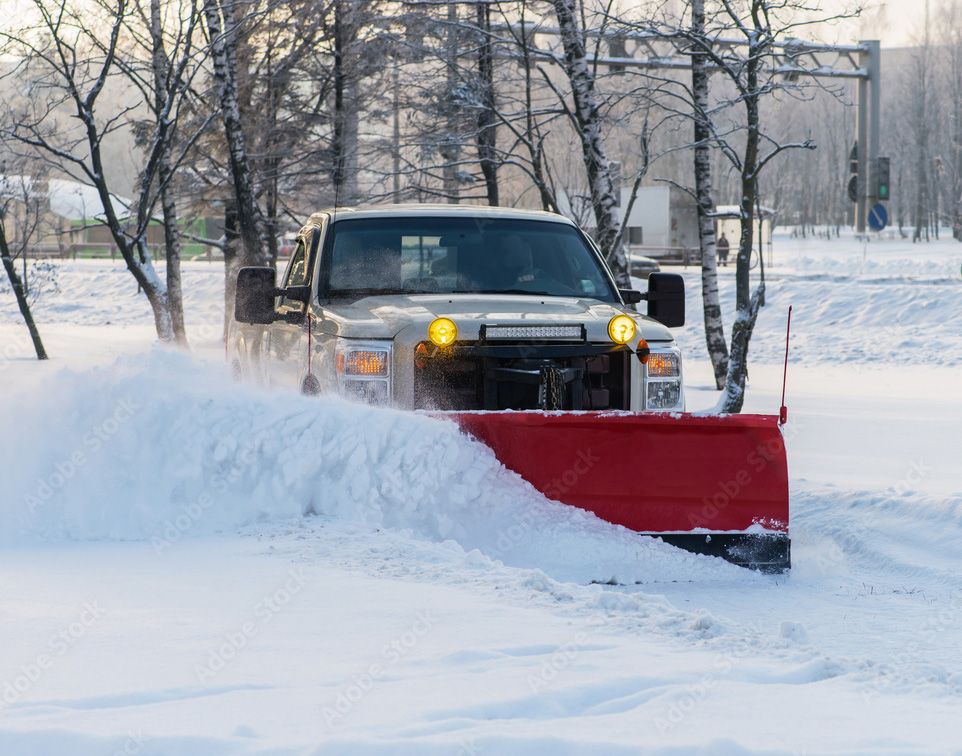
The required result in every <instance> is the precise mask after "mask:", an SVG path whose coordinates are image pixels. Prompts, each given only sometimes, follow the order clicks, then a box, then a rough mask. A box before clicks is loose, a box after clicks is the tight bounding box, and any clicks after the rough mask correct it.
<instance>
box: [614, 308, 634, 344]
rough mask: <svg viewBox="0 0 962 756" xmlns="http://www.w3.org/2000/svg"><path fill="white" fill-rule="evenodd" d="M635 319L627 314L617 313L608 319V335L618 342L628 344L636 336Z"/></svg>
mask: <svg viewBox="0 0 962 756" xmlns="http://www.w3.org/2000/svg"><path fill="white" fill-rule="evenodd" d="M635 330H636V329H635V321H634V320H632V319H631V318H629V317H628V316H627V315H615V316H614V317H613V318H612V319H611V320H609V321H608V335H609V336H610V337H611V340H612V341H613V342H615V343H616V344H627V343H628V342H629V341H631V340H632V339H633V338H635Z"/></svg>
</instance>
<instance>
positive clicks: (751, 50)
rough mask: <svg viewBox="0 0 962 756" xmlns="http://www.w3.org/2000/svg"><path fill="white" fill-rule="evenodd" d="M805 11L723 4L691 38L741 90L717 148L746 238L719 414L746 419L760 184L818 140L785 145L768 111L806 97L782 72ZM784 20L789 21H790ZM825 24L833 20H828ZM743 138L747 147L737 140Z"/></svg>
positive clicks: (768, 0) (753, 0)
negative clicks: (788, 96) (778, 97)
mask: <svg viewBox="0 0 962 756" xmlns="http://www.w3.org/2000/svg"><path fill="white" fill-rule="evenodd" d="M799 10H802V6H801V5H799V4H796V3H792V2H772V0H748V1H747V2H746V3H745V4H744V6H743V5H737V6H736V5H735V4H733V3H729V2H723V3H722V5H721V7H720V8H719V9H718V11H717V13H715V14H713V17H712V22H713V23H712V25H713V26H714V28H710V27H709V28H706V30H705V33H704V34H703V35H696V34H688V35H687V36H688V40H687V41H688V42H689V43H690V44H691V46H692V48H693V50H696V51H698V52H699V53H701V54H703V55H704V57H705V58H706V60H707V61H708V62H710V64H711V65H712V66H713V67H714V68H715V69H717V70H718V71H719V72H720V73H721V74H722V75H723V76H724V78H725V79H726V81H727V82H728V84H729V86H730V87H731V88H732V89H733V92H734V96H733V97H732V98H731V100H730V103H729V104H730V105H731V106H732V107H735V106H737V107H738V108H739V109H740V110H741V115H740V118H739V120H738V122H737V129H734V130H732V131H730V132H729V133H728V135H727V136H726V134H724V133H722V132H721V131H720V130H719V129H718V127H717V123H718V121H719V119H720V116H719V114H718V113H717V112H716V114H715V116H714V118H713V125H712V129H713V134H712V142H713V146H715V147H716V148H717V149H718V150H719V151H720V152H721V153H722V154H723V155H724V156H725V158H726V159H727V160H728V162H729V163H730V164H731V166H732V167H733V169H734V170H735V171H736V172H737V175H738V184H739V197H740V201H739V214H740V219H739V224H740V234H739V243H738V255H737V258H736V269H735V320H734V323H733V325H732V334H731V348H730V352H729V361H728V372H727V375H726V377H725V387H724V391H723V393H722V396H721V398H720V399H719V402H718V406H717V409H718V411H720V412H740V411H741V409H742V406H743V404H744V401H745V382H746V379H747V375H748V348H749V343H750V341H751V336H752V332H753V330H754V327H755V321H756V319H757V318H758V312H759V309H760V308H761V306H762V304H763V302H764V296H765V282H764V277H763V278H762V279H761V281H760V282H759V283H758V285H757V286H756V288H755V289H754V291H753V290H752V287H751V278H750V269H751V257H752V254H753V250H754V225H755V220H756V218H757V217H758V213H757V208H758V206H759V205H760V201H759V194H758V192H759V180H760V176H761V175H762V172H763V170H764V169H765V168H766V166H768V165H770V164H771V162H772V161H773V160H774V159H775V158H776V157H778V156H779V155H781V154H782V153H784V152H786V151H788V150H793V149H804V150H811V149H814V148H815V143H814V142H813V141H812V140H811V139H804V140H802V141H780V140H778V139H776V138H774V137H773V136H772V134H771V133H770V131H769V129H768V128H766V124H765V122H764V121H763V117H762V110H761V106H762V103H763V102H764V101H765V100H766V99H768V98H770V97H771V96H772V95H773V94H774V93H776V92H779V91H793V92H796V93H798V92H799V90H800V86H801V85H799V84H798V83H797V82H792V81H785V80H784V79H782V78H781V77H780V76H779V74H778V73H777V71H776V66H775V65H774V59H775V54H776V49H775V45H776V43H777V42H778V41H779V40H781V39H786V38H788V36H789V35H790V34H792V33H793V30H794V29H795V28H796V27H797V26H798V25H799V24H804V23H811V20H810V19H805V20H804V21H796V20H795V18H794V12H796V11H799ZM783 14H785V17H784V18H783ZM821 20H825V19H821ZM724 34H735V35H738V37H739V38H740V39H739V42H740V44H738V45H726V46H724V47H719V46H717V45H716V44H715V41H714V40H715V37H717V36H723V35H724ZM735 134H737V136H738V137H739V139H740V143H738V142H736V141H735V140H734V139H733V135H735Z"/></svg>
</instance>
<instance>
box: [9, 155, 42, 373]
mask: <svg viewBox="0 0 962 756" xmlns="http://www.w3.org/2000/svg"><path fill="white" fill-rule="evenodd" d="M4 167H6V166H4ZM17 180H19V186H18V185H13V186H11V182H14V181H17ZM38 200H39V198H38V197H37V187H36V186H35V183H34V177H33V176H31V177H29V179H28V177H26V176H19V177H18V178H17V179H13V178H11V177H10V176H8V175H6V174H5V173H3V174H0V258H2V261H3V269H4V271H5V272H6V274H7V280H9V281H10V287H11V288H12V289H13V294H14V296H15V297H16V299H17V307H19V308H20V315H21V316H22V317H23V322H24V324H25V325H26V326H27V331H28V332H29V334H30V340H31V341H32V342H33V349H34V351H35V352H36V354H37V359H38V360H45V359H47V351H46V349H44V346H43V340H42V339H41V338H40V329H39V328H37V324H36V321H34V319H33V313H32V312H31V309H30V300H29V298H28V296H27V289H26V286H25V282H24V280H23V279H22V278H21V277H20V275H19V274H18V273H17V268H16V264H15V262H14V258H15V256H16V254H15V252H14V250H13V249H12V248H11V244H10V241H9V240H8V238H7V230H6V227H7V218H8V215H9V212H10V209H11V207H12V206H13V205H14V204H15V203H17V202H22V203H23V205H24V213H23V223H22V227H21V228H20V229H19V234H18V235H19V237H20V245H19V246H20V249H19V250H17V251H18V252H19V253H20V255H21V256H23V258H24V259H26V257H25V256H26V253H27V247H28V245H29V244H30V238H31V236H33V235H34V233H35V232H36V231H37V229H38V227H39V226H40V224H41V222H42V220H41V216H42V210H41V208H40V207H39V205H40V204H41V203H40V202H38Z"/></svg>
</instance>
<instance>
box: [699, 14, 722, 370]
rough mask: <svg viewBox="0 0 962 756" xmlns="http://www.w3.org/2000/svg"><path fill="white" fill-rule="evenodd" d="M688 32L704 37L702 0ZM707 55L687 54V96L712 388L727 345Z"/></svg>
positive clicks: (706, 342) (706, 343) (702, 290)
mask: <svg viewBox="0 0 962 756" xmlns="http://www.w3.org/2000/svg"><path fill="white" fill-rule="evenodd" d="M691 34H692V36H693V37H694V38H695V39H705V38H706V37H705V0H692V3H691ZM708 63H709V60H708V56H706V55H705V53H704V52H703V51H701V50H699V48H698V46H697V45H696V46H695V48H694V49H693V51H692V55H691V99H692V113H693V119H692V120H693V122H694V123H693V125H694V144H693V151H694V169H695V200H696V202H697V206H698V240H699V245H700V246H701V297H702V311H703V313H704V322H705V345H706V347H707V349H708V357H709V359H710V360H711V364H712V370H713V371H714V373H715V387H716V388H718V389H721V388H724V386H725V380H726V377H727V375H728V346H727V344H726V343H725V326H724V323H723V322H722V311H721V302H720V301H719V298H718V258H717V256H716V254H717V253H716V248H715V219H714V217H713V213H714V210H715V198H714V195H713V192H712V174H711V154H710V151H711V138H712V123H711V111H710V107H711V106H710V102H709V77H710V71H709V68H708Z"/></svg>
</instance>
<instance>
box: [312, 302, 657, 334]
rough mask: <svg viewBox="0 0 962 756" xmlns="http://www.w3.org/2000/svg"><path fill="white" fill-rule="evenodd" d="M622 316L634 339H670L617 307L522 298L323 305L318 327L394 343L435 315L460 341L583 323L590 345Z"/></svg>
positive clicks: (637, 315) (641, 317)
mask: <svg viewBox="0 0 962 756" xmlns="http://www.w3.org/2000/svg"><path fill="white" fill-rule="evenodd" d="M620 313H626V314H628V315H631V316H632V317H634V318H635V320H636V322H637V323H638V335H639V336H640V337H641V338H644V339H647V340H648V341H671V340H672V338H673V337H672V335H671V332H670V331H669V330H668V329H667V328H666V327H665V326H663V325H662V324H661V323H658V322H657V321H654V320H651V319H650V318H648V317H647V316H645V315H642V314H640V313H637V312H635V311H634V310H631V309H629V308H626V307H623V306H622V305H614V304H608V303H606V302H599V301H598V300H596V299H585V298H580V297H541V296H532V295H521V294H412V295H406V296H404V295H388V296H376V297H365V298H363V299H360V300H358V301H356V302H352V303H350V304H328V305H326V306H325V307H324V315H325V317H324V318H323V320H322V322H321V323H320V324H319V325H320V327H321V328H322V329H323V330H324V331H325V332H328V333H332V334H334V335H337V336H344V337H347V338H366V339H393V338H395V337H396V336H398V334H400V333H401V332H402V331H404V330H405V329H408V328H412V327H415V328H418V329H422V330H423V331H424V333H425V335H426V333H427V326H428V324H429V323H430V322H431V321H432V320H434V319H435V318H438V317H448V318H451V319H452V320H453V321H454V322H455V323H457V325H458V330H459V333H460V338H462V339H477V338H478V336H479V333H480V328H481V326H482V325H483V324H485V323H500V324H532V323H551V324H568V323H570V324H584V326H585V327H586V328H587V330H588V339H589V341H606V340H607V339H608V321H609V320H611V318H612V317H613V316H614V315H618V314H620Z"/></svg>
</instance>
